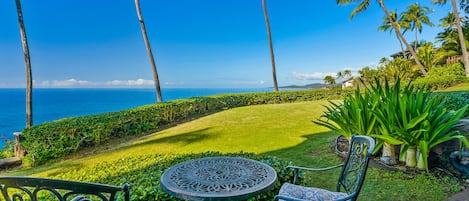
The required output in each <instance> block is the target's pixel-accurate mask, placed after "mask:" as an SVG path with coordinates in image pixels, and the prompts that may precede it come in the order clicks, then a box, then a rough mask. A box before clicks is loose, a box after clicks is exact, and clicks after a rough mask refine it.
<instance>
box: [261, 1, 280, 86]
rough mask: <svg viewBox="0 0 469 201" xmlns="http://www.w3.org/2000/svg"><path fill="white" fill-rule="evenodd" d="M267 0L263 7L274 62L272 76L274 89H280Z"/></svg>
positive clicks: (271, 56)
mask: <svg viewBox="0 0 469 201" xmlns="http://www.w3.org/2000/svg"><path fill="white" fill-rule="evenodd" d="M265 1H266V0H262V8H263V10H264V17H265V25H266V27H267V37H268V39H269V48H270V61H271V62H272V76H273V79H274V89H275V91H278V84H277V72H276V70H275V55H274V47H273V45H272V34H271V32H270V22H269V15H268V13H267V5H266V2H265Z"/></svg>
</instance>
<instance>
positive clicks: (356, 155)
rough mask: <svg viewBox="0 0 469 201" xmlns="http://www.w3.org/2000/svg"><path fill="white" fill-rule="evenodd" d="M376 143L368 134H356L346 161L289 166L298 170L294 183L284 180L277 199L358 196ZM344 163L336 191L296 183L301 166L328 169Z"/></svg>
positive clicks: (322, 200)
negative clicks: (320, 166)
mask: <svg viewBox="0 0 469 201" xmlns="http://www.w3.org/2000/svg"><path fill="white" fill-rule="evenodd" d="M374 146H375V141H374V140H373V138H371V137H368V136H353V137H352V140H351V143H350V148H349V152H348V154H347V157H346V159H345V162H344V163H343V164H340V165H336V166H332V167H327V168H305V167H297V166H288V167H289V168H293V170H294V179H293V184H290V183H284V184H283V185H282V187H281V188H280V191H279V194H278V195H276V196H275V200H284V201H306V200H307V201H312V200H318V201H326V200H356V199H357V197H358V194H359V193H360V189H361V187H362V184H363V181H364V179H365V175H366V170H367V168H368V162H369V160H370V157H371V154H372V151H373V149H374ZM339 167H341V168H342V170H341V172H340V176H339V180H338V182H337V189H336V191H335V192H333V191H328V190H325V189H320V188H313V187H306V186H300V185H296V184H295V183H296V182H297V180H298V175H299V173H300V172H299V171H300V170H310V171H324V170H331V169H335V168H339Z"/></svg>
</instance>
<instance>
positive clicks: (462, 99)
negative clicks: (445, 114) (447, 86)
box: [435, 91, 469, 117]
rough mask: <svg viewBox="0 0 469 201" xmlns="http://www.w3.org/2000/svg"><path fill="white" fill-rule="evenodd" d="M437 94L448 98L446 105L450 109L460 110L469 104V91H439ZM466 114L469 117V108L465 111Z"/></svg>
mask: <svg viewBox="0 0 469 201" xmlns="http://www.w3.org/2000/svg"><path fill="white" fill-rule="evenodd" d="M435 95H437V96H444V97H445V98H446V102H445V105H446V108H447V109H448V110H458V109H460V108H462V107H464V106H465V105H467V104H469V91H459V92H438V93H435ZM464 116H465V117H469V110H466V111H465V113H464Z"/></svg>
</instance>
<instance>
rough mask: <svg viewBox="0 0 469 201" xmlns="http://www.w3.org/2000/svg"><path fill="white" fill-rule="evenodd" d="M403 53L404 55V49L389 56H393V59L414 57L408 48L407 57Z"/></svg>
mask: <svg viewBox="0 0 469 201" xmlns="http://www.w3.org/2000/svg"><path fill="white" fill-rule="evenodd" d="M402 55H403V54H402V51H400V52H396V53H394V54H391V55H389V56H391V57H392V58H393V59H396V58H411V57H412V54H411V53H410V51H408V50H406V51H405V57H403V56H402Z"/></svg>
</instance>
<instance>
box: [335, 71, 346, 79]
mask: <svg viewBox="0 0 469 201" xmlns="http://www.w3.org/2000/svg"><path fill="white" fill-rule="evenodd" d="M336 77H337V79H339V80H340V79H342V78H344V73H342V71H339V72H337V75H336Z"/></svg>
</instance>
